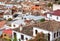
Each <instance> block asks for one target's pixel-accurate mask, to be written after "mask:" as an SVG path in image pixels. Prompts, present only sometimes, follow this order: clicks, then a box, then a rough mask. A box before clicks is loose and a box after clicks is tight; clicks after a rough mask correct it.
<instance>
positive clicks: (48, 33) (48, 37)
mask: <svg viewBox="0 0 60 41" xmlns="http://www.w3.org/2000/svg"><path fill="white" fill-rule="evenodd" d="M48 41H50V33H48Z"/></svg>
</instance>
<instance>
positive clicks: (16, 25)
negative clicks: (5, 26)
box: [11, 23, 19, 29]
mask: <svg viewBox="0 0 60 41" xmlns="http://www.w3.org/2000/svg"><path fill="white" fill-rule="evenodd" d="M14 25H15V26H14ZM11 27H12V28H13V29H14V28H17V27H19V25H18V24H14V23H12V24H11Z"/></svg>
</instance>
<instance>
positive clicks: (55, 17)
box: [47, 14, 60, 22]
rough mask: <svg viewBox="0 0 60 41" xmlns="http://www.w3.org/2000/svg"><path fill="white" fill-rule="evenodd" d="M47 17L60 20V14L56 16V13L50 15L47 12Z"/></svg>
mask: <svg viewBox="0 0 60 41" xmlns="http://www.w3.org/2000/svg"><path fill="white" fill-rule="evenodd" d="M57 17H58V19H57ZM47 18H49V19H50V20H55V21H59V22H60V16H56V15H52V16H50V14H47Z"/></svg>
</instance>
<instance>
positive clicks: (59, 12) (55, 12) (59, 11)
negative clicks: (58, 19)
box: [49, 10, 60, 16]
mask: <svg viewBox="0 0 60 41" xmlns="http://www.w3.org/2000/svg"><path fill="white" fill-rule="evenodd" d="M49 13H50V14H52V15H57V16H60V10H55V11H53V12H49Z"/></svg>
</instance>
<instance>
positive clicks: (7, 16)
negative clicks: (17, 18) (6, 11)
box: [3, 15, 13, 20]
mask: <svg viewBox="0 0 60 41" xmlns="http://www.w3.org/2000/svg"><path fill="white" fill-rule="evenodd" d="M3 18H4V19H6V20H8V19H9V18H11V19H13V15H3Z"/></svg>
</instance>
